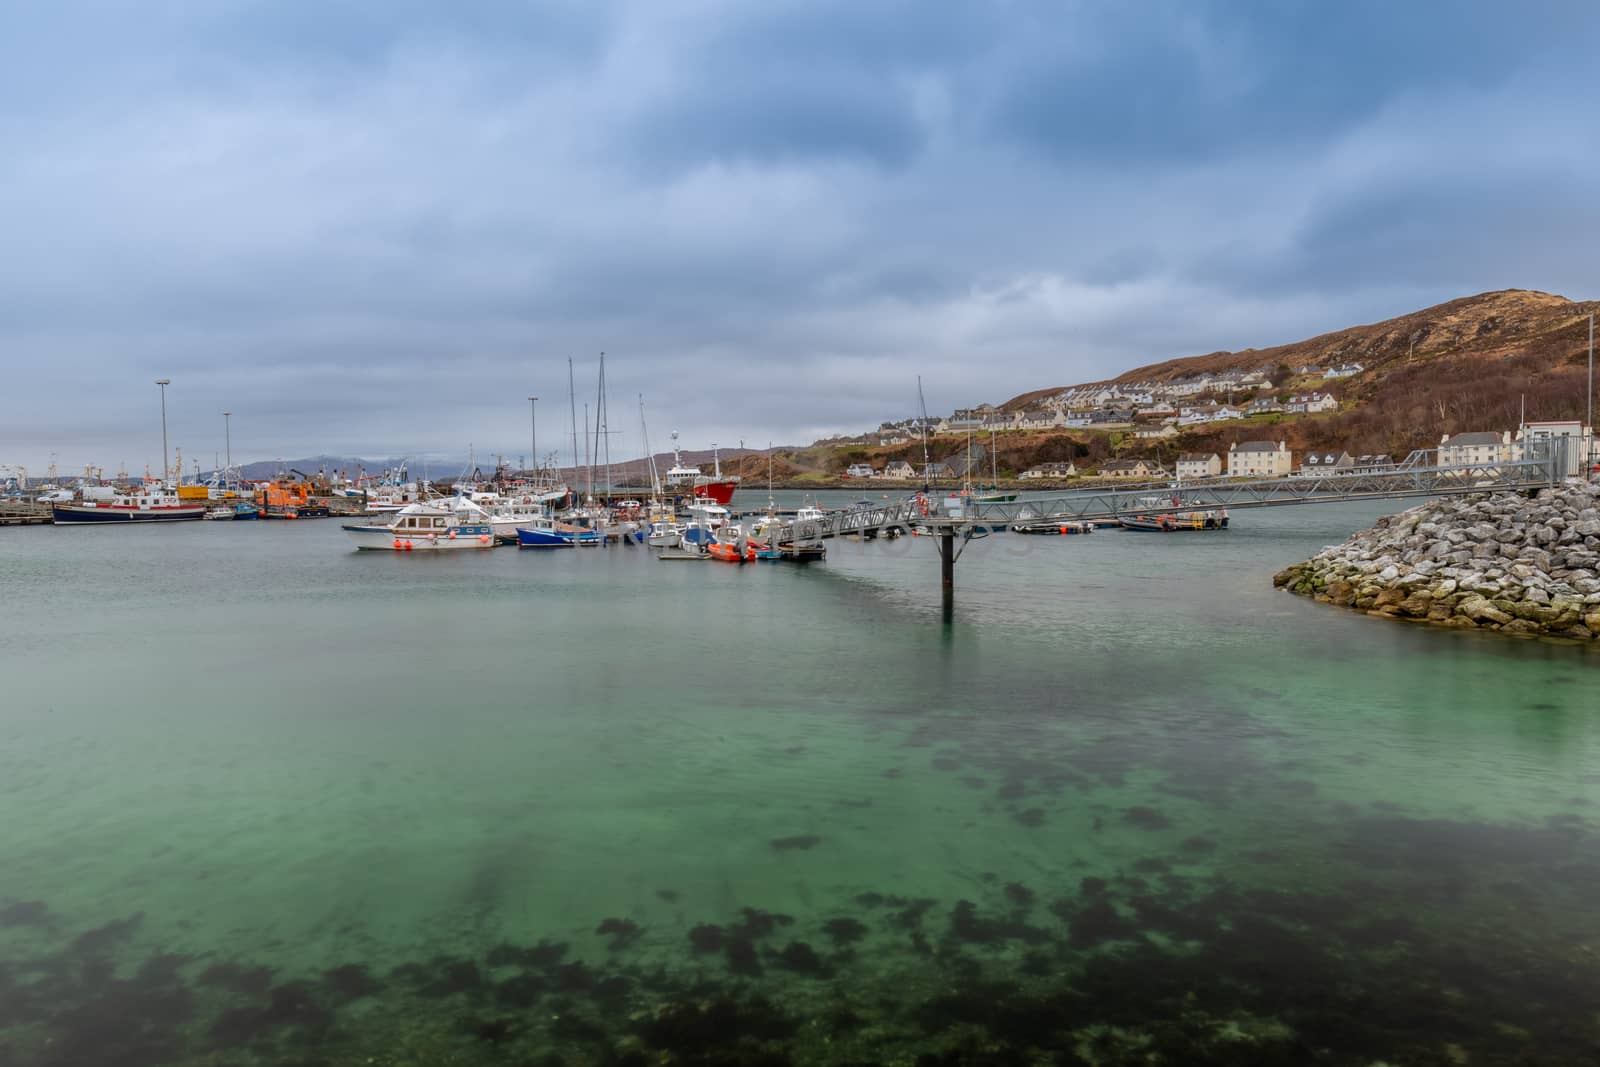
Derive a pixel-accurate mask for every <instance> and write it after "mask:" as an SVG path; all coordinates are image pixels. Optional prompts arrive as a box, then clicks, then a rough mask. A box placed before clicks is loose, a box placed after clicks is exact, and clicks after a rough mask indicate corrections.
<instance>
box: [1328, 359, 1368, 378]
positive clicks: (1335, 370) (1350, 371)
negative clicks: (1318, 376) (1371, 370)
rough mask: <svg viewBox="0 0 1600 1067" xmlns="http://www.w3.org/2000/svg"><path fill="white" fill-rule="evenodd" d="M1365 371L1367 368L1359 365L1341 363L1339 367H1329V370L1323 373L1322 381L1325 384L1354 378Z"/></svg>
mask: <svg viewBox="0 0 1600 1067" xmlns="http://www.w3.org/2000/svg"><path fill="white" fill-rule="evenodd" d="M1364 370H1366V368H1365V367H1363V366H1362V365H1361V364H1359V363H1341V364H1339V365H1338V366H1337V367H1329V368H1328V369H1327V370H1325V371H1323V372H1322V380H1323V381H1325V382H1331V381H1336V380H1338V379H1340V378H1354V377H1355V376H1356V375H1358V374H1360V373H1361V372H1362V371H1364Z"/></svg>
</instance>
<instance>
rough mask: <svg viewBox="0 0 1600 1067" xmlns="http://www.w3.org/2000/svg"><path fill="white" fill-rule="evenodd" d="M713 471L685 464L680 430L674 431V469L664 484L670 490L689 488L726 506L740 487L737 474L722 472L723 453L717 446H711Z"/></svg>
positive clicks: (677, 491)
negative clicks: (680, 443)
mask: <svg viewBox="0 0 1600 1067" xmlns="http://www.w3.org/2000/svg"><path fill="white" fill-rule="evenodd" d="M711 456H712V462H713V473H711V474H706V473H704V472H702V471H701V470H700V468H699V467H689V466H685V465H684V462H683V454H682V453H681V452H679V450H678V431H676V430H674V431H672V469H671V470H669V471H667V476H666V479H665V480H664V481H663V484H664V485H665V486H666V488H667V490H668V491H669V492H674V493H679V492H682V491H683V490H685V489H687V490H689V491H690V492H691V493H692V494H693V495H694V496H696V497H698V498H700V499H701V500H711V501H715V502H716V503H718V504H721V505H723V506H724V507H726V506H727V505H728V503H729V502H730V501H731V500H733V491H734V490H735V489H737V488H739V476H738V475H737V474H728V475H724V474H723V473H722V455H721V453H720V452H718V451H717V446H716V445H712V446H711Z"/></svg>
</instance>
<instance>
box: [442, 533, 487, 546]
mask: <svg viewBox="0 0 1600 1067" xmlns="http://www.w3.org/2000/svg"><path fill="white" fill-rule="evenodd" d="M450 536H451V537H454V536H455V534H451V535H450ZM478 540H480V541H482V542H483V543H484V544H488V543H489V535H488V534H479V535H478Z"/></svg>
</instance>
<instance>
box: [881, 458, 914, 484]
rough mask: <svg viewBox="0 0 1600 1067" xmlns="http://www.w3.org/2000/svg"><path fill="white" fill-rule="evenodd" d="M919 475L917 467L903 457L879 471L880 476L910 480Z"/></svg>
mask: <svg viewBox="0 0 1600 1067" xmlns="http://www.w3.org/2000/svg"><path fill="white" fill-rule="evenodd" d="M916 476H917V469H916V468H915V467H913V466H912V465H911V464H909V463H907V462H906V461H905V460H903V459H897V460H895V461H894V462H893V463H890V464H889V465H888V466H886V467H884V468H883V470H881V471H879V472H878V477H880V478H896V479H899V480H901V481H910V480H911V479H913V478H915V477H916Z"/></svg>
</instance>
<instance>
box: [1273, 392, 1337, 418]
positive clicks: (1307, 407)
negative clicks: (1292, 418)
mask: <svg viewBox="0 0 1600 1067" xmlns="http://www.w3.org/2000/svg"><path fill="white" fill-rule="evenodd" d="M1285 408H1286V410H1288V411H1289V412H1291V413H1293V414H1304V415H1317V414H1320V413H1321V412H1324V411H1337V410H1339V402H1338V401H1337V400H1335V399H1334V398H1333V394H1332V393H1307V394H1306V395H1305V396H1291V397H1290V398H1289V403H1288V404H1286V405H1285Z"/></svg>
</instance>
